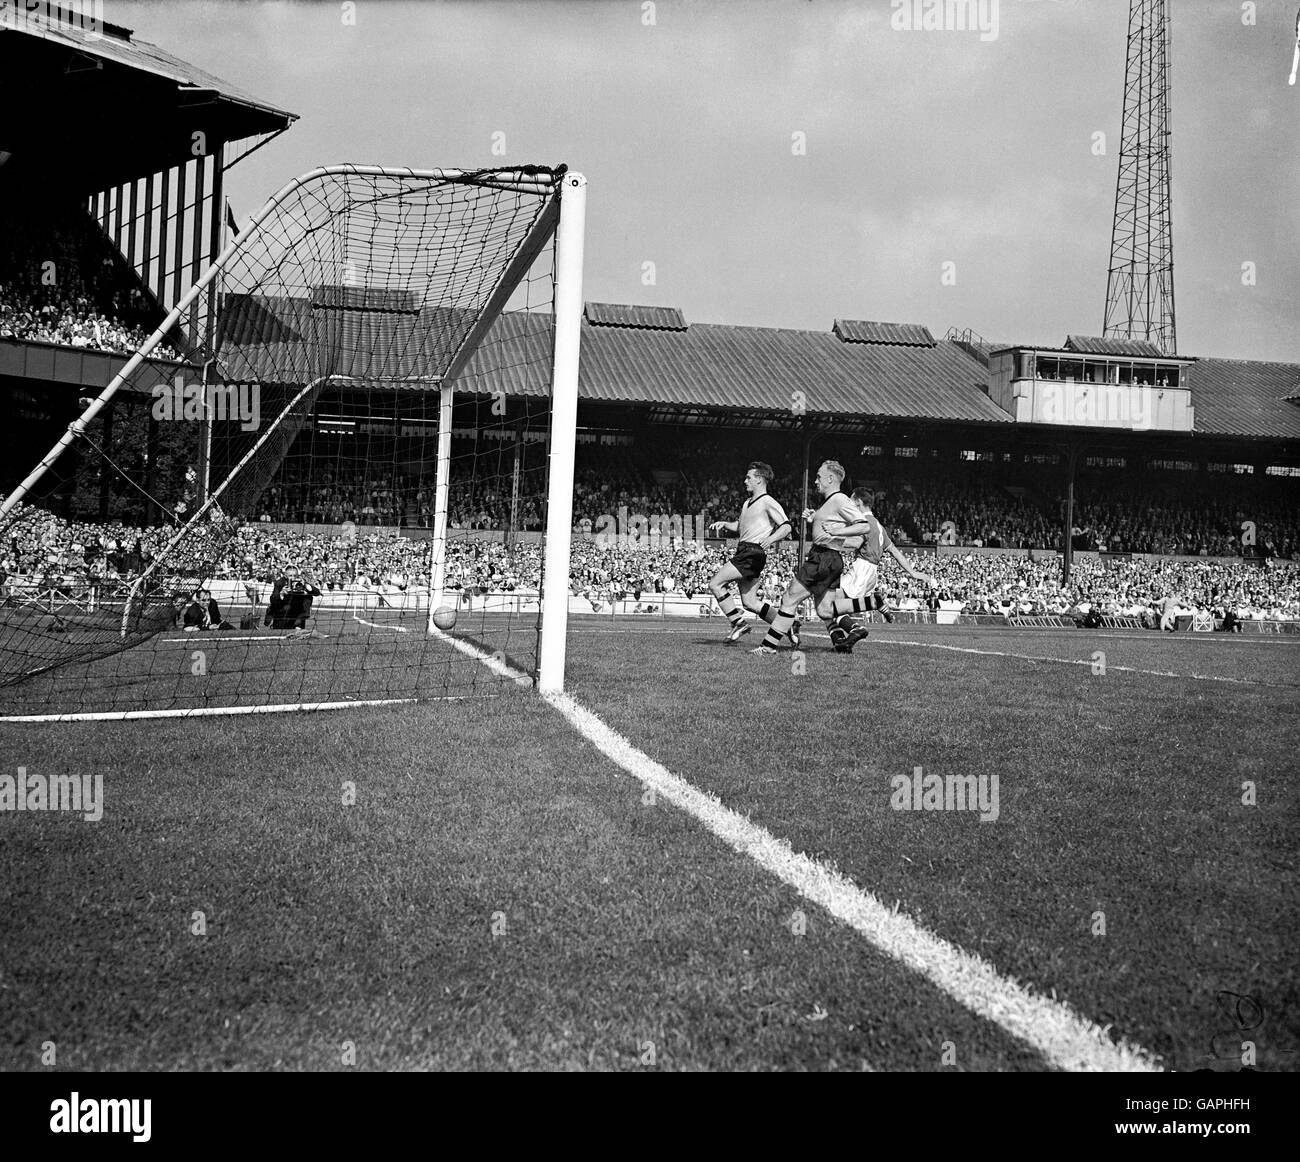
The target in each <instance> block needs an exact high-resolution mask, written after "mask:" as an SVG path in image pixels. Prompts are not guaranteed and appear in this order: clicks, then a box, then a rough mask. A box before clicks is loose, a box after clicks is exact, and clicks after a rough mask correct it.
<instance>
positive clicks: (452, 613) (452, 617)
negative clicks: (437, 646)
mask: <svg viewBox="0 0 1300 1162" xmlns="http://www.w3.org/2000/svg"><path fill="white" fill-rule="evenodd" d="M433 624H434V625H436V626H437V627H438V628H439V629H455V628H456V610H455V609H454V608H453V607H452V606H450V605H444V606H442V607H441V608H439V609H438V610H436V611H435V612H434V615H433Z"/></svg>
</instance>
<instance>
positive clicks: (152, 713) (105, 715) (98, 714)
mask: <svg viewBox="0 0 1300 1162" xmlns="http://www.w3.org/2000/svg"><path fill="white" fill-rule="evenodd" d="M460 700H461V699H460V698H459V697H457V698H445V699H442V698H427V699H424V701H427V702H440V701H448V702H453V701H460ZM419 701H421V699H418V698H370V699H367V700H365V701H358V702H287V703H283V704H280V703H277V704H275V705H270V706H194V707H190V708H189V709H181V710H97V711H84V712H81V713H76V714H10V715H5V716H4V717H0V722H128V721H133V720H136V719H142V718H211V717H215V716H217V715H229V714H283V713H286V712H288V711H291V710H302V711H316V710H351V709H353V708H355V707H358V706H406V705H410V704H411V703H414V702H419Z"/></svg>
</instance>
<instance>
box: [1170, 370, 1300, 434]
mask: <svg viewBox="0 0 1300 1162" xmlns="http://www.w3.org/2000/svg"><path fill="white" fill-rule="evenodd" d="M1188 380H1189V382H1190V384H1191V388H1192V405H1193V406H1194V407H1195V408H1196V431H1198V432H1204V433H1206V434H1207V435H1216V436H1263V437H1271V438H1273V439H1286V440H1296V439H1300V408H1298V407H1296V405H1295V404H1293V403H1290V402H1289V401H1288V397H1293V396H1295V395H1296V394H1297V393H1298V392H1300V365H1297V364H1294V363H1261V362H1256V361H1254V360H1242V359H1198V360H1197V361H1196V363H1195V364H1193V365H1192V367H1191V369H1190V371H1189V373H1188Z"/></svg>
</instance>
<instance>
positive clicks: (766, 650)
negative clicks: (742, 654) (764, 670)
mask: <svg viewBox="0 0 1300 1162" xmlns="http://www.w3.org/2000/svg"><path fill="white" fill-rule="evenodd" d="M749 652H750V653H751V654H758V655H759V656H760V657H764V658H765V657H768V656H769V655H771V654H774V653H776V650H774V649H773V648H772V647H771V646H755V647H754V648H753V649H752V650H750V651H749Z"/></svg>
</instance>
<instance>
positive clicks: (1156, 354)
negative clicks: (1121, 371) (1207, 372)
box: [1065, 335, 1165, 359]
mask: <svg viewBox="0 0 1300 1162" xmlns="http://www.w3.org/2000/svg"><path fill="white" fill-rule="evenodd" d="M1065 349H1066V350H1067V351H1078V352H1080V353H1081V354H1084V355H1133V356H1136V357H1138V358H1142V359H1163V358H1165V356H1164V355H1163V354H1162V352H1161V350H1160V348H1159V347H1157V346H1156V345H1155V344H1154V343H1152V342H1150V341H1149V340H1147V339H1104V338H1101V337H1100V336H1098V335H1067V336H1066V338H1065Z"/></svg>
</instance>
